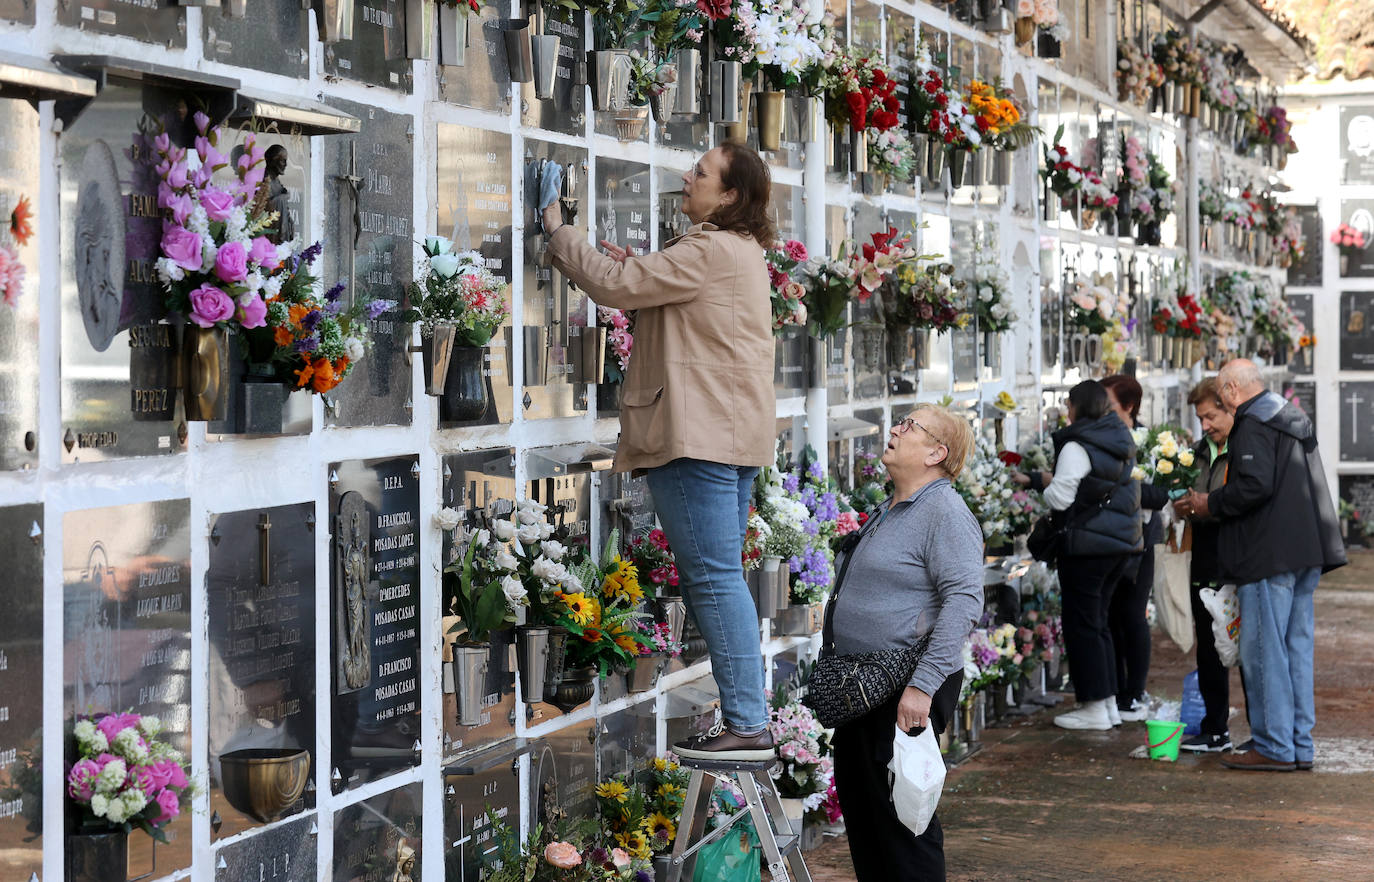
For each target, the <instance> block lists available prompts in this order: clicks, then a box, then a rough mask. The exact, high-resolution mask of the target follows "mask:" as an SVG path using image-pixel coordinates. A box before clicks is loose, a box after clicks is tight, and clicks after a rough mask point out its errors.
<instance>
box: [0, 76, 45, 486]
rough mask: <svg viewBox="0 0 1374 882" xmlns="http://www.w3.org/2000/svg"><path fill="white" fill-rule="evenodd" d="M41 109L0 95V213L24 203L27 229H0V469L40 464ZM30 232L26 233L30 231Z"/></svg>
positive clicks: (7, 214) (6, 213) (8, 226)
mask: <svg viewBox="0 0 1374 882" xmlns="http://www.w3.org/2000/svg"><path fill="white" fill-rule="evenodd" d="M38 159H39V150H38V113H37V111H35V110H34V109H33V107H32V106H31V105H29V103H28V102H26V101H11V100H0V217H3V218H9V217H10V216H11V215H12V213H13V212H14V211H15V210H17V209H18V210H20V211H21V212H22V211H24V209H21V208H20V206H21V205H22V206H26V207H27V211H28V212H29V213H30V214H31V215H32V216H31V217H30V219H29V221H28V224H29V229H28V231H26V230H24V229H20V230H18V231H17V232H16V231H15V230H14V229H13V228H12V226H11V224H8V223H6V224H3V231H0V251H3V252H4V253H5V257H6V259H7V261H8V262H9V264H10V266H11V267H14V266H16V265H17V266H18V267H19V269H20V271H14V270H13V269H12V270H11V271H10V273H9V274H8V282H7V284H5V285H4V291H3V298H0V299H3V300H4V303H3V305H0V470H9V469H22V468H32V467H33V466H35V465H37V464H38V365H39V360H38V301H39V293H38V292H39V290H40V288H39V276H38V238H37V233H38V231H39V230H40V229H41V228H42V226H43V224H44V222H45V221H47V220H48V219H47V218H44V217H39V216H37V215H36V213H35V212H36V210H37V207H38V204H39V198H38V196H39V194H38ZM26 233H27V234H26Z"/></svg>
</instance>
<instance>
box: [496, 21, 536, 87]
mask: <svg viewBox="0 0 1374 882" xmlns="http://www.w3.org/2000/svg"><path fill="white" fill-rule="evenodd" d="M501 36H502V37H503V38H504V39H505V43H506V66H507V67H508V68H509V69H510V81H511V82H512V83H528V82H531V81H533V80H534V44H533V43H532V42H531V40H530V23H529V21H528V20H527V19H515V20H512V21H507V22H504V23H503V24H502V25H501Z"/></svg>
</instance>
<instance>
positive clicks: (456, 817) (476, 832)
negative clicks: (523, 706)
mask: <svg viewBox="0 0 1374 882" xmlns="http://www.w3.org/2000/svg"><path fill="white" fill-rule="evenodd" d="M527 751H528V748H525V747H523V746H521V747H518V748H516V747H515V746H514V745H507V746H503V747H500V748H496V749H493V750H487V751H483V752H482V753H479V754H476V755H474V756H473V757H471V758H470V760H469V761H468V762H466V763H464V764H462V765H461V766H459V765H455V766H451V767H449V768H448V769H445V770H444V879H445V882H477V880H478V879H480V878H481V864H482V859H483V858H484V857H485V856H487V855H489V854H491V853H492V852H493V851H495V849H496V843H495V842H493V841H492V835H491V823H490V822H489V821H488V819H487V815H488V812H490V813H491V814H494V815H495V816H496V817H497V819H498V820H500V821H502V822H504V823H505V824H508V825H509V826H511V827H512V828H514V829H516V830H519V828H520V775H519V771H518V770H519V766H518V765H517V763H518V762H519V758H520V756H521V755H522V754H524V753H526V752H527Z"/></svg>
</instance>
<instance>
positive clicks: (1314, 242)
mask: <svg viewBox="0 0 1374 882" xmlns="http://www.w3.org/2000/svg"><path fill="white" fill-rule="evenodd" d="M1297 215H1298V222H1299V223H1300V224H1301V225H1302V238H1303V245H1304V249H1303V255H1302V259H1301V260H1295V261H1293V265H1292V266H1290V267H1289V268H1288V284H1290V285H1312V286H1318V285H1320V284H1321V283H1322V254H1323V253H1324V252H1325V251H1326V237H1325V236H1323V235H1322V218H1321V213H1320V212H1318V211H1317V206H1315V205H1299V206H1297Z"/></svg>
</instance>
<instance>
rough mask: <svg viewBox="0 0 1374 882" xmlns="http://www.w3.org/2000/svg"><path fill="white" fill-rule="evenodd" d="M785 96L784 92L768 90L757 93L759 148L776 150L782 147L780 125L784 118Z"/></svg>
mask: <svg viewBox="0 0 1374 882" xmlns="http://www.w3.org/2000/svg"><path fill="white" fill-rule="evenodd" d="M786 98H787V94H786V93H785V92H775V91H771V90H770V91H764V92H760V93H759V106H758V132H759V149H760V150H778V149H779V148H781V147H782V127H783V122H784V120H785V119H786V103H785V99H786Z"/></svg>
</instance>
